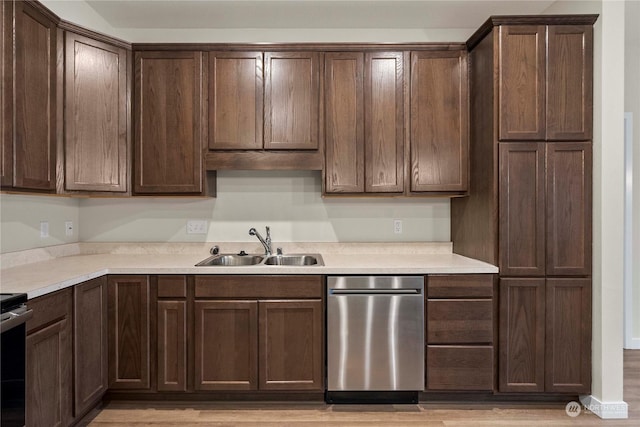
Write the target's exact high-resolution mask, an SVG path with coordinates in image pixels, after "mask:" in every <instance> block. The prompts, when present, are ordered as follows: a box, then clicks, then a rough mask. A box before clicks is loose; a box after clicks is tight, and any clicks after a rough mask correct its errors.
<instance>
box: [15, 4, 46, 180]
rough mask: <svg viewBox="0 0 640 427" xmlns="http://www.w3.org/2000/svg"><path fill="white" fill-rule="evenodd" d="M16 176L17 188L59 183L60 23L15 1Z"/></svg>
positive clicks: (27, 5) (29, 6) (31, 7)
mask: <svg viewBox="0 0 640 427" xmlns="http://www.w3.org/2000/svg"><path fill="white" fill-rule="evenodd" d="M14 7H15V63H14V67H15V68H14V70H15V73H14V76H13V77H14V81H13V83H14V88H15V108H14V112H15V117H14V120H15V121H14V125H15V127H14V133H13V144H14V145H13V150H14V151H13V155H14V163H13V165H14V170H13V174H14V179H13V185H14V186H15V187H17V188H24V189H31V190H54V189H55V185H56V57H57V53H56V45H57V44H56V36H57V30H56V25H55V23H53V22H52V21H50V20H49V18H47V17H46V16H44V15H43V14H42V13H41V12H39V11H37V10H36V9H34V8H33V6H31V5H29V4H28V3H27V2H22V1H18V2H15V6H14Z"/></svg>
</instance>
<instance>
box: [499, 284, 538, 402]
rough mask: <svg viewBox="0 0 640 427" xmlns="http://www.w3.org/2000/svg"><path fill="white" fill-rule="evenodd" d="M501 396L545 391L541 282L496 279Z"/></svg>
mask: <svg viewBox="0 0 640 427" xmlns="http://www.w3.org/2000/svg"><path fill="white" fill-rule="evenodd" d="M499 286H500V320H499V321H500V326H499V331H500V332H499V335H500V338H499V339H500V344H499V351H500V354H499V361H498V369H499V371H498V384H499V390H500V391H501V392H542V391H544V390H545V279H544V278H535V279H528V278H527V279H519V278H518V279H500V284H499Z"/></svg>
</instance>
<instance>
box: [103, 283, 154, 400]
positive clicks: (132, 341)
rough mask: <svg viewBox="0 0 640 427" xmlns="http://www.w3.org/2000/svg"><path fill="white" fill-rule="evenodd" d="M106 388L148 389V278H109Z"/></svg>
mask: <svg viewBox="0 0 640 427" xmlns="http://www.w3.org/2000/svg"><path fill="white" fill-rule="evenodd" d="M108 289H109V295H108V313H109V388H112V389H149V387H150V383H149V378H150V372H149V371H150V368H149V327H150V325H149V323H150V319H149V279H148V278H147V276H109V279H108Z"/></svg>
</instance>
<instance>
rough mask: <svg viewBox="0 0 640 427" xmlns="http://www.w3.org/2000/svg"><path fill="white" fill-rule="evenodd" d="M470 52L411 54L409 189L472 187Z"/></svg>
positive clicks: (450, 189) (457, 189) (461, 189)
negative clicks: (469, 94)
mask: <svg viewBox="0 0 640 427" xmlns="http://www.w3.org/2000/svg"><path fill="white" fill-rule="evenodd" d="M468 102H469V100H468V76H467V54H466V52H464V51H460V52H418V51H416V52H412V53H411V144H410V150H411V183H410V191H412V192H421V191H466V190H467V188H468V169H469V166H468V151H469V135H468V120H469V118H468V114H469V105H468Z"/></svg>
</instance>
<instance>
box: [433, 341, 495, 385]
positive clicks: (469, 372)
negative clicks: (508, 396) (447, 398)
mask: <svg viewBox="0 0 640 427" xmlns="http://www.w3.org/2000/svg"><path fill="white" fill-rule="evenodd" d="M493 382H494V381H493V347H492V346H453V345H429V346H427V390H493Z"/></svg>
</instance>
